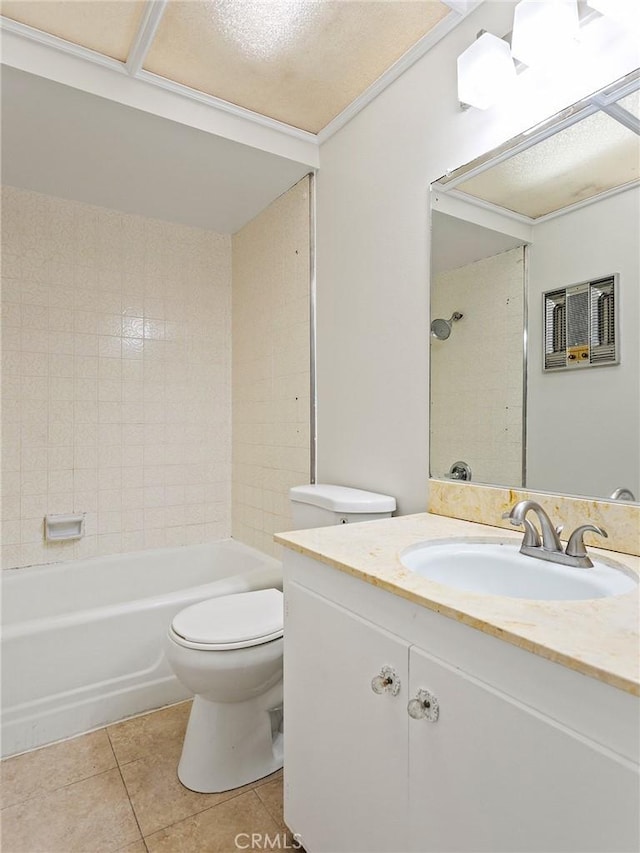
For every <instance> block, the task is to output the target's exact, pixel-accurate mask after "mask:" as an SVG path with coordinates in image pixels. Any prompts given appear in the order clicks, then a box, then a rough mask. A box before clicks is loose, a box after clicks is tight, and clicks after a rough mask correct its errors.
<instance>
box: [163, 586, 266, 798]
mask: <svg viewBox="0 0 640 853" xmlns="http://www.w3.org/2000/svg"><path fill="white" fill-rule="evenodd" d="M282 610H283V607H282V593H281V592H280V590H277V589H262V590H256V591H254V592H244V593H239V594H237V595H227V596H223V597H221V598H214V599H211V600H208V601H203V602H200V603H199V604H194V605H192V606H191V607H187V608H186V609H185V610H182V611H180V613H178V614H177V615H176V616H175V617H174V619H173V622H172V623H171V626H170V628H169V632H168V635H167V640H166V655H167V660H168V661H169V664H170V666H171V668H172V669H173V671H174V673H175V675H176V677H177V678H178V680H179V681H180V682H181V683H182V684H184V686H185V687H187V689H189V690H191V692H192V693H194V695H195V698H194V700H193V705H192V708H191V714H190V717H189V723H188V725H187V731H186V734H185V739H184V744H183V748H182V756H181V758H180V763H179V765H178V778H179V779H180V781H181V782H182V784H183V785H185V787H187V788H190V789H191V790H192V791H198V792H200V793H217V792H220V791H227V790H229V789H231V788H238V787H240V786H241V785H246V784H248V783H250V782H254V781H256V780H257V779H261V778H262V777H263V776H267V775H268V774H269V773H273V772H275V771H276V770H278V769H280V767H282V650H283V640H282V630H283V627H282V620H283V612H282Z"/></svg>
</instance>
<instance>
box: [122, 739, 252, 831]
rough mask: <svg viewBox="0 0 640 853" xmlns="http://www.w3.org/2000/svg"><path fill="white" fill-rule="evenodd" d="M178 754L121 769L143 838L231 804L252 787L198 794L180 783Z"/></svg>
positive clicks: (154, 755)
mask: <svg viewBox="0 0 640 853" xmlns="http://www.w3.org/2000/svg"><path fill="white" fill-rule="evenodd" d="M179 758H180V751H179V750H178V753H177V754H172V753H171V752H165V753H164V754H162V753H160V754H158V753H154V752H151V753H150V754H149V755H148V756H147V757H146V758H140V759H138V760H137V761H130V762H129V763H128V764H123V765H122V767H121V768H120V771H121V773H122V776H123V779H124V781H125V785H126V786H127V791H128V793H129V797H130V798H131V804H132V805H133V809H134V812H135V815H136V818H137V819H138V823H139V824H140V829H141V830H142V834H143V835H144V836H147V835H151V833H153V832H156V831H157V830H159V829H163V828H164V827H166V826H169V825H170V824H172V823H177V822H178V821H180V820H183V819H184V818H187V817H190V816H191V815H194V814H197V813H198V812H201V811H204V810H205V809H208V808H211V806H214V805H216V804H218V803H222V802H224V801H225V800H229V799H231V798H232V797H235V796H237V795H238V794H239V793H241V792H243V791H247V790H249V789H250V788H251V787H252V786H251V785H247V786H245V787H244V788H236V789H234V790H232V791H225V792H224V793H222V794H198V793H196V792H195V791H190V790H189V789H188V788H185V787H184V785H182V783H181V782H180V780H179V779H178V773H177V770H178V760H179Z"/></svg>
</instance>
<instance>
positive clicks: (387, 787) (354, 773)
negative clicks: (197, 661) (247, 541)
mask: <svg viewBox="0 0 640 853" xmlns="http://www.w3.org/2000/svg"><path fill="white" fill-rule="evenodd" d="M285 602H286V604H285V629H284V630H285V636H286V637H287V638H288V639H287V642H285V652H284V709H285V723H284V743H285V760H284V767H285V820H286V822H287V825H288V826H289V827H290V829H291V830H292V831H293V832H295V833H299V834H300V836H301V842H302V844H303V845H304V847H305V848H306V850H307V851H308V853H338V851H343V853H359V851H363V853H364V852H365V851H366V853H375V851H380V853H389V851H404V850H406V849H407V845H408V837H407V802H408V788H407V785H408V782H407V776H408V774H407V736H408V731H407V729H408V718H407V713H406V706H407V695H408V694H407V680H408V658H409V654H408V648H409V646H408V643H406V642H404V641H403V640H400V639H398V637H396V636H394V635H392V634H389V633H388V632H386V631H383V630H382V629H380V628H378V627H376V626H374V625H372V624H371V623H370V622H366V621H365V620H363V619H360V618H359V617H357V616H354V615H353V614H352V613H350V612H349V611H347V610H345V609H344V608H342V607H339V606H338V605H335V604H333V603H331V602H329V601H327V600H326V599H324V598H322V597H320V596H318V595H316V594H315V593H312V592H309V591H308V590H306V589H305V588H304V587H301V586H299V585H298V584H296V583H293V582H290V583H288V584H287V585H286V587H285ZM383 666H388V667H391V668H392V669H393V670H394V671H395V673H396V677H397V678H398V679H399V680H400V690H399V692H398V694H397V695H396V696H393V695H392V694H391V692H385V693H382V694H376V693H374V691H373V690H372V687H371V680H372V679H373V678H374V677H375V676H376V675H378V674H379V673H380V670H381V668H382V667H383Z"/></svg>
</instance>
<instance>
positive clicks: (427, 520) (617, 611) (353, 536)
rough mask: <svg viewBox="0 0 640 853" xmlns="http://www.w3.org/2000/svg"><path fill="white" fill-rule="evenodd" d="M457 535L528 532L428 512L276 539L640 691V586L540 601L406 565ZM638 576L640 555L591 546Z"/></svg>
mask: <svg viewBox="0 0 640 853" xmlns="http://www.w3.org/2000/svg"><path fill="white" fill-rule="evenodd" d="M453 537H482V538H496V537H497V538H500V539H513V540H514V541H519V540H521V539H522V533H520V532H517V531H514V532H511V531H508V530H504V529H503V528H499V527H490V526H488V525H485V524H476V523H474V522H469V521H460V520H459V519H455V518H446V517H444V516H438V515H430V514H429V513H421V514H419V515H406V516H401V517H399V518H391V519H388V520H383V521H370V522H366V523H363V524H349V525H337V526H335V527H321V528H316V529H312V530H296V531H293V532H290V533H281V534H278V535H276V536H275V540H276V542H279V543H280V544H281V545H284V546H286V547H287V548H290V549H292V550H293V551H298V552H299V553H301V554H305V555H307V556H309V557H313V558H314V559H316V560H318V561H320V562H322V563H325V564H326V565H328V566H332V567H333V568H335V569H338V570H339V571H343V572H346V573H347V574H350V575H353V576H354V577H356V578H360V579H361V580H363V581H366V582H367V583H370V584H373V585H374V586H377V587H380V588H381V589H384V590H387V591H388V592H391V593H393V594H394V595H399V596H401V597H403V598H406V599H408V600H409V601H412V602H415V603H416V604H419V605H421V606H423V607H428V608H429V609H431V610H435V611H437V612H438V613H442V614H443V615H445V616H448V617H450V618H451V619H456V620H458V621H459V622H463V623H464V624H466V625H470V626H471V627H473V628H476V629H478V630H479V631H484V632H485V633H487V634H491V635H492V636H494V637H499V638H500V639H503V640H505V641H506V642H509V643H513V644H514V645H516V646H519V647H521V648H523V649H526V650H528V651H530V652H532V653H534V654H537V655H540V656H542V657H545V658H548V659H549V660H552V661H555V662H556V663H559V664H562V665H563V666H567V667H569V668H571V669H574V670H577V671H578V672H581V673H583V674H585V675H588V676H591V677H592V678H597V679H599V680H600V681H604V682H606V683H607V684H611V685H613V686H614V687H617V688H619V689H621V690H625V691H627V692H629V693H633V694H634V695H636V696H640V637H639V633H638V628H639V621H640V596H639V588H636V589H635V590H634V591H632V592H630V593H627V594H625V595H619V596H612V597H609V598H598V599H589V600H585V601H539V600H529V599H519V598H506V597H504V596H497V595H479V594H476V593H471V592H465V591H464V590H458V589H454V588H453V587H448V586H445V585H443V584H440V583H436V582H435V581H430V580H428V579H427V578H423V577H421V576H420V575H417V574H415V573H413V572H411V571H409V570H408V569H405V568H404V566H403V565H402V564H401V563H400V559H399V557H398V555H399V553H400V551H402V550H403V549H404V548H406V547H408V546H409V545H413V544H415V543H417V542H421V541H425V540H435V539H447V538H453ZM588 550H589V553H590V554H592V556H593V557H602V558H603V559H608V560H614V561H615V562H618V563H620V564H622V565H623V566H624V567H625V568H626V569H627V570H631V572H633V573H634V574H636V575H640V558H638V557H634V556H630V555H627V554H619V553H612V552H611V551H602V550H600V549H598V548H589V549H588Z"/></svg>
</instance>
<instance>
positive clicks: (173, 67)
mask: <svg viewBox="0 0 640 853" xmlns="http://www.w3.org/2000/svg"><path fill="white" fill-rule="evenodd" d="M163 7H164V11H163V12H162V18H161V20H160V22H159V26H158V28H157V30H155V32H153V31H152V32H151V35H152V36H153V37H152V38H149V39H147V38H146V35H149V33H148V31H146V32H145V29H144V28H145V21H146V20H147V19H146V18H145V15H144V12H145V9H146V10H148V11H149V10H151V9H152V8H154V9H155V10H156V11H158V10H162V8H163ZM450 11H451V10H450V8H449V7H448V6H447V5H446V4H445V3H444V2H441V0H168V2H166V3H160V4H156V5H155V6H151V5H150V0H147V2H145V0H115V2H114V0H2V2H0V12H1V13H2V15H4V16H5V17H6V18H10V19H12V20H14V21H17V22H19V23H21V24H26V25H28V26H29V27H32V28H35V29H38V30H41V31H43V32H45V33H48V34H50V35H55V36H57V37H59V38H62V39H64V40H66V41H69V42H72V43H73V44H76V45H80V46H81V47H85V48H90V49H91V50H93V51H97V52H98V53H102V54H104V55H106V56H108V57H111V58H113V59H117V60H119V61H121V62H126V60H127V57H128V56H129V55H130V53H131V52H132V49H133V48H134V47H135V45H136V41H137V36H138V33H141V34H142V33H144V34H145V35H144V37H143V38H142V39H141V40H140V43H141V44H143V45H144V47H145V49H146V48H148V50H147V51H146V53H145V56H144V58H143V68H144V70H145V71H149V72H151V73H153V74H156V75H158V76H160V77H164V78H166V79H167V80H171V81H173V82H176V83H180V84H182V85H184V86H188V87H189V88H191V89H195V90H197V91H199V92H203V93H205V94H207V95H211V96H213V97H216V98H219V99H220V100H222V101H226V102H228V103H231V104H234V105H236V106H239V107H242V108H244V109H248V110H251V111H252V112H256V113H259V114H261V115H264V116H267V117H269V118H272V119H275V120H277V121H281V122H284V123H285V124H288V125H291V126H293V127H296V128H300V129H302V130H306V131H310V132H311V133H318V132H319V131H320V130H322V128H323V127H325V126H326V125H327V124H328V123H329V122H330V121H331V120H332V119H333V118H335V117H336V116H337V115H338V114H339V113H341V112H342V111H343V110H344V109H345V108H346V107H347V106H349V104H351V103H352V102H353V101H354V100H355V99H357V98H358V96H359V95H361V94H362V93H363V92H364V91H365V90H366V89H367V88H368V87H369V86H370V85H371V84H372V83H373V82H374V81H375V80H377V79H378V78H379V77H380V76H381V75H382V74H383V73H384V72H385V71H387V70H388V69H389V68H390V67H391V66H392V65H393V64H394V63H395V62H396V61H397V60H399V59H400V58H401V57H402V56H403V55H404V54H405V53H406V52H407V51H408V50H409V49H410V48H412V47H413V46H414V45H415V44H416V43H417V42H419V41H420V40H421V39H422V38H423V37H424V36H425V35H427V34H428V33H429V32H431V30H432V29H433V28H434V27H435V26H436V25H437V24H438V23H439V22H440V21H442V20H443V19H444V18H445V17H447V15H448V14H449V13H450ZM147 23H148V21H147Z"/></svg>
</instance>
